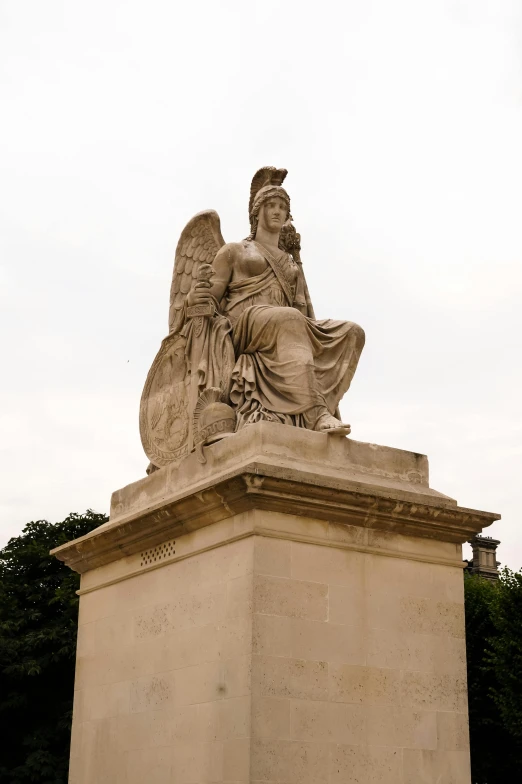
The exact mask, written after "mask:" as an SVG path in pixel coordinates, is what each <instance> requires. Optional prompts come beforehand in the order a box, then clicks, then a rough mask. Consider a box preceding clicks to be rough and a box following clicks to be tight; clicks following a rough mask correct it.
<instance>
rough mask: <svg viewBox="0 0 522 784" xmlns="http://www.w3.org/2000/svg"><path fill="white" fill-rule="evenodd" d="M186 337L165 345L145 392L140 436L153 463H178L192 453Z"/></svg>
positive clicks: (171, 337) (170, 339) (170, 338)
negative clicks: (190, 449) (190, 451)
mask: <svg viewBox="0 0 522 784" xmlns="http://www.w3.org/2000/svg"><path fill="white" fill-rule="evenodd" d="M185 345H186V340H185V338H184V337H183V336H182V335H180V334H179V333H178V334H176V335H169V336H168V337H166V338H165V340H164V341H163V342H162V344H161V347H160V350H159V351H158V354H157V355H156V358H155V360H154V362H153V363H152V367H151V369H150V370H149V374H148V376H147V381H146V382H145V387H144V389H143V394H142V396H141V404H140V435H141V442H142V444H143V449H144V450H145V453H146V455H147V457H148V458H149V460H150V461H151V463H153V464H154V465H156V466H165V465H168V464H170V463H179V462H180V460H182V459H183V458H184V457H185V456H186V455H187V454H188V452H189V443H188V442H189V413H188V388H187V363H186V359H185Z"/></svg>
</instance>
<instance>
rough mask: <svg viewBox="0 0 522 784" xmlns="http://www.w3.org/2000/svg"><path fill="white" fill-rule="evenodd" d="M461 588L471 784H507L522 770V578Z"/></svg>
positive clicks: (477, 581)
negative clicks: (464, 619) (463, 606)
mask: <svg viewBox="0 0 522 784" xmlns="http://www.w3.org/2000/svg"><path fill="white" fill-rule="evenodd" d="M464 586H465V597H466V649H467V665H468V696H469V725H470V743H471V770H472V781H473V784H505V782H507V781H517V780H518V778H519V776H520V770H522V721H521V720H522V705H521V701H522V575H520V574H519V573H513V572H511V571H509V570H508V569H504V570H503V572H502V574H501V578H500V580H498V582H491V581H489V580H486V579H484V578H482V577H479V576H477V575H473V576H468V577H466V579H465V583H464Z"/></svg>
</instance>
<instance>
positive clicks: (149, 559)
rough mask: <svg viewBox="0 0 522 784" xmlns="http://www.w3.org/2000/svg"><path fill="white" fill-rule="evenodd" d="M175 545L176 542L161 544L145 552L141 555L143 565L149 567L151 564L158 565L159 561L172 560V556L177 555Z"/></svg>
mask: <svg viewBox="0 0 522 784" xmlns="http://www.w3.org/2000/svg"><path fill="white" fill-rule="evenodd" d="M175 544H176V542H175V541H174V540H172V541H171V542H165V543H164V544H159V545H158V546H157V547H153V548H152V549H151V550H144V551H143V552H142V553H141V565H142V566H148V565H149V564H153V563H157V562H158V561H164V560H165V558H170V556H171V555H175V554H176V551H175V549H174V545H175Z"/></svg>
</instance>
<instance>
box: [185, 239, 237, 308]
mask: <svg viewBox="0 0 522 784" xmlns="http://www.w3.org/2000/svg"><path fill="white" fill-rule="evenodd" d="M212 267H213V269H214V274H213V275H212V285H211V287H210V288H207V287H206V285H205V284H204V283H196V285H195V287H194V288H193V289H192V290H191V291H189V293H188V295H187V304H188V305H201V304H204V303H206V302H208V301H209V299H211V298H212V297H213V298H214V299H215V300H216V302H220V301H221V299H222V297H223V295H224V294H225V291H226V290H227V286H228V284H229V283H230V280H231V278H232V271H233V269H234V254H233V251H232V249H231V247H230V245H223V247H222V248H220V250H219V251H218V252H217V254H216V258H215V259H214V261H213V264H212Z"/></svg>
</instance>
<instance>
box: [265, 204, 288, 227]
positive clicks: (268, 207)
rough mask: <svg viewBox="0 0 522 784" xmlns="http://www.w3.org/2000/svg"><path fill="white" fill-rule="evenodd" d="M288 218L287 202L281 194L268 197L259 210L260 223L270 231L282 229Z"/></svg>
mask: <svg viewBox="0 0 522 784" xmlns="http://www.w3.org/2000/svg"><path fill="white" fill-rule="evenodd" d="M287 218H288V207H287V206H286V202H285V201H283V199H281V198H280V197H279V196H275V197H274V198H273V199H268V200H267V201H265V203H264V204H262V205H261V209H260V210H259V225H260V226H261V228H263V229H267V230H268V231H273V232H275V231H281V228H282V226H283V223H284V222H285V221H286V219H287Z"/></svg>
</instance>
